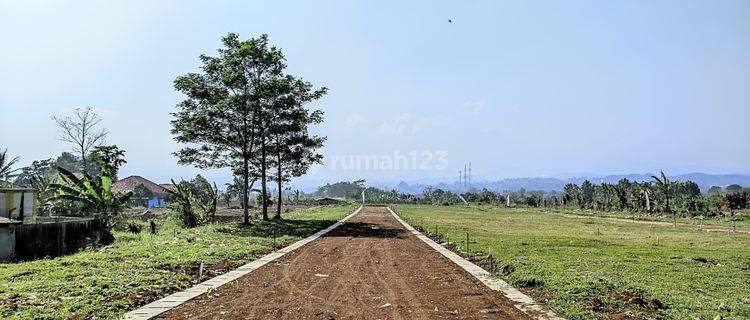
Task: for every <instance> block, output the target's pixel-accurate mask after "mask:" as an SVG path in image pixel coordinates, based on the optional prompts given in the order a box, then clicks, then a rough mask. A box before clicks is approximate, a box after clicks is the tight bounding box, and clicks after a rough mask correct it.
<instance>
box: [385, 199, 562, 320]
mask: <svg viewBox="0 0 750 320" xmlns="http://www.w3.org/2000/svg"><path fill="white" fill-rule="evenodd" d="M388 211H390V213H391V214H392V215H393V217H394V218H396V220H398V221H399V222H401V224H402V225H404V227H405V228H406V230H409V232H411V233H412V234H414V235H415V236H416V237H417V238H419V239H420V240H422V241H424V243H426V244H427V245H429V246H430V247H432V248H433V249H435V250H437V252H440V253H441V254H442V255H443V256H445V257H446V258H448V259H450V260H451V261H453V262H454V263H455V264H457V265H458V266H460V267H461V268H463V269H464V270H466V272H468V273H470V274H471V275H473V276H474V277H475V278H477V279H478V280H479V281H481V282H482V283H484V284H485V285H486V286H487V287H489V288H490V289H492V290H494V291H500V292H501V293H502V294H503V295H504V296H505V297H507V298H508V299H510V300H511V301H513V302H514V306H515V307H516V308H518V309H519V310H521V311H523V312H524V313H526V314H528V315H529V316H531V317H534V318H536V319H544V320H564V318H562V317H560V316H558V315H556V314H555V313H554V312H552V311H549V310H546V308H544V307H543V306H542V305H540V304H538V303H536V301H534V300H533V299H531V298H530V297H529V296H527V295H525V294H523V293H522V292H521V291H518V289H516V288H513V287H511V286H510V285H509V284H508V283H507V282H505V281H503V280H501V279H498V278H496V277H494V276H492V274H490V273H489V272H488V271H487V270H484V269H482V268H481V267H479V266H477V265H475V264H473V263H471V262H470V261H469V260H466V259H464V258H462V257H461V256H459V255H457V254H456V253H454V252H453V251H450V250H448V249H446V248H445V247H443V246H441V245H439V244H437V243H436V242H435V241H432V239H430V238H428V237H427V236H425V235H423V234H422V233H421V232H419V231H417V230H416V229H414V228H413V227H412V226H410V225H409V224H408V223H406V222H404V220H402V219H401V217H399V216H398V215H397V214H396V213H395V212H394V211H393V210H392V209H391V208H390V207H389V208H388Z"/></svg>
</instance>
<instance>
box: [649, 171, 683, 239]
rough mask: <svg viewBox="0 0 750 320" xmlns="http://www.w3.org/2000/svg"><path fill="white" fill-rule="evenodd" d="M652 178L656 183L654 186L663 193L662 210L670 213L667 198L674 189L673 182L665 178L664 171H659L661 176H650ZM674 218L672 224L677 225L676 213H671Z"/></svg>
mask: <svg viewBox="0 0 750 320" xmlns="http://www.w3.org/2000/svg"><path fill="white" fill-rule="evenodd" d="M651 178H652V179H654V183H655V184H656V187H657V188H658V189H659V191H661V193H662V194H663V195H664V210H665V211H666V212H667V214H669V213H671V212H672V210H671V208H670V207H669V198H670V197H671V196H672V191H673V189H674V186H675V184H674V182H672V181H669V178H667V175H665V174H664V171H663V170H662V171H661V178H659V177H657V176H651ZM673 218H674V225H675V227H676V226H677V214H676V213H673Z"/></svg>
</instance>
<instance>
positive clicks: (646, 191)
mask: <svg viewBox="0 0 750 320" xmlns="http://www.w3.org/2000/svg"><path fill="white" fill-rule="evenodd" d="M636 191H637V192H638V193H640V194H641V195H643V197H644V198H645V199H646V212H651V198H650V197H651V193H652V192H653V190H652V189H651V185H650V184H649V183H643V184H637V185H636Z"/></svg>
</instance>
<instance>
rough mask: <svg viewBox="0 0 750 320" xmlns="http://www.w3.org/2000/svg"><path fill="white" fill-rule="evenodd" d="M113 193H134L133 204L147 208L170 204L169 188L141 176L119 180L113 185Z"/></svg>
mask: <svg viewBox="0 0 750 320" xmlns="http://www.w3.org/2000/svg"><path fill="white" fill-rule="evenodd" d="M139 186H142V187H139ZM112 191H116V192H128V191H132V192H133V196H132V197H131V198H130V200H131V204H134V205H139V206H144V207H146V208H161V207H165V206H166V205H167V204H169V192H168V191H167V188H165V187H163V186H161V185H159V184H156V183H154V182H152V181H150V180H148V179H146V178H144V177H141V176H129V177H127V178H124V179H120V180H117V182H115V183H114V184H112Z"/></svg>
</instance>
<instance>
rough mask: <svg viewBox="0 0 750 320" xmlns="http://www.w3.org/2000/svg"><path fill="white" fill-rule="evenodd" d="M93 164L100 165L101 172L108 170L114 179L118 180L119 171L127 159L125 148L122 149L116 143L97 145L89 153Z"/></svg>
mask: <svg viewBox="0 0 750 320" xmlns="http://www.w3.org/2000/svg"><path fill="white" fill-rule="evenodd" d="M89 158H90V159H91V162H92V164H93V165H95V166H97V167H99V168H98V171H99V172H107V174H109V175H110V176H111V177H112V179H113V180H115V181H117V173H118V172H119V171H120V166H122V165H123V164H125V163H127V161H125V150H120V149H119V148H117V146H116V145H111V146H102V145H100V146H96V147H94V149H93V150H92V151H91V154H90V155H89Z"/></svg>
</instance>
